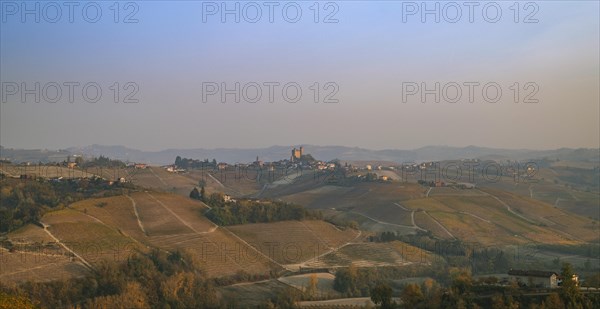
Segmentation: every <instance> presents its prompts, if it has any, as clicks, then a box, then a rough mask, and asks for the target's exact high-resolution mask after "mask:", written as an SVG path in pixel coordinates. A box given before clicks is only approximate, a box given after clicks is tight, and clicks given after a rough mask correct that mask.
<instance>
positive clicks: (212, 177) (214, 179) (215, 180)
mask: <svg viewBox="0 0 600 309" xmlns="http://www.w3.org/2000/svg"><path fill="white" fill-rule="evenodd" d="M206 174H208V177H210V178H211V179H212V180H213V181H214V182H216V183H217V184H218V185H219V186H220V187H221V188H225V185H224V184H222V183H221V182H220V181H219V180H218V179H217V178H215V177H214V176H213V175H212V174H211V173H206Z"/></svg>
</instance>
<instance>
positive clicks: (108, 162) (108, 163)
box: [75, 156, 126, 168]
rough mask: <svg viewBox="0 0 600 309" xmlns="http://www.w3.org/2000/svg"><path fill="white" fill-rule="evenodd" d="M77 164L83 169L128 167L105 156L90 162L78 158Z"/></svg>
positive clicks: (76, 159)
mask: <svg viewBox="0 0 600 309" xmlns="http://www.w3.org/2000/svg"><path fill="white" fill-rule="evenodd" d="M75 163H77V165H78V166H80V167H82V168H91V167H111V168H124V167H125V166H126V164H125V163H123V162H122V161H119V160H113V159H110V158H108V157H105V156H99V157H97V158H92V159H89V160H85V161H84V160H83V158H82V157H76V158H75Z"/></svg>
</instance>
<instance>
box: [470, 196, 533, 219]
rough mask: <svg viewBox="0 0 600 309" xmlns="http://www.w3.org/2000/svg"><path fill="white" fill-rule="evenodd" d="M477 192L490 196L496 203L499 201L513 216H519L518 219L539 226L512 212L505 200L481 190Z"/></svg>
mask: <svg viewBox="0 0 600 309" xmlns="http://www.w3.org/2000/svg"><path fill="white" fill-rule="evenodd" d="M477 191H479V192H481V193H482V194H484V195H487V196H490V197H492V198H493V199H495V200H496V201H498V202H499V203H500V204H502V205H503V206H504V207H506V210H508V212H510V213H511V214H513V215H515V216H517V217H519V218H521V219H523V220H525V221H527V222H529V223H531V224H535V225H537V224H538V223H537V222H534V221H531V220H529V219H528V218H526V217H524V216H522V215H521V214H519V213H517V212H515V211H514V210H512V208H510V206H509V205H508V204H506V203H505V202H504V201H503V200H501V199H500V198H498V197H497V196H495V195H493V194H490V193H487V192H483V191H481V190H477Z"/></svg>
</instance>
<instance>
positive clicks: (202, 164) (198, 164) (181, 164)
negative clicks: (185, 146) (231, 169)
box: [175, 156, 217, 169]
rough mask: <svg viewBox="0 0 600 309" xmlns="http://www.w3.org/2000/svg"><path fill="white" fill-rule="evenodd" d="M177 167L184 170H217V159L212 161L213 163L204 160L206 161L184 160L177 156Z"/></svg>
mask: <svg viewBox="0 0 600 309" xmlns="http://www.w3.org/2000/svg"><path fill="white" fill-rule="evenodd" d="M175 166H176V167H177V168H183V169H188V168H207V167H210V168H216V167H217V160H216V159H212V161H208V159H204V161H200V160H195V159H188V158H182V157H180V156H177V157H176V158H175Z"/></svg>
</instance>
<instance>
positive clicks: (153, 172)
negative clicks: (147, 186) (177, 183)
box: [150, 168, 169, 187]
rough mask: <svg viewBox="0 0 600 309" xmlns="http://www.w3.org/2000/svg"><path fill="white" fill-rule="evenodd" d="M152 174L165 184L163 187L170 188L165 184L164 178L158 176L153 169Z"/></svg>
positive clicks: (151, 169)
mask: <svg viewBox="0 0 600 309" xmlns="http://www.w3.org/2000/svg"><path fill="white" fill-rule="evenodd" d="M150 172H152V175H154V176H155V177H156V178H158V180H160V182H162V183H163V185H165V186H166V187H168V186H169V185H168V184H167V183H166V182H165V180H164V179H162V177H160V176H158V174H156V172H155V171H154V169H153V168H150Z"/></svg>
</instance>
